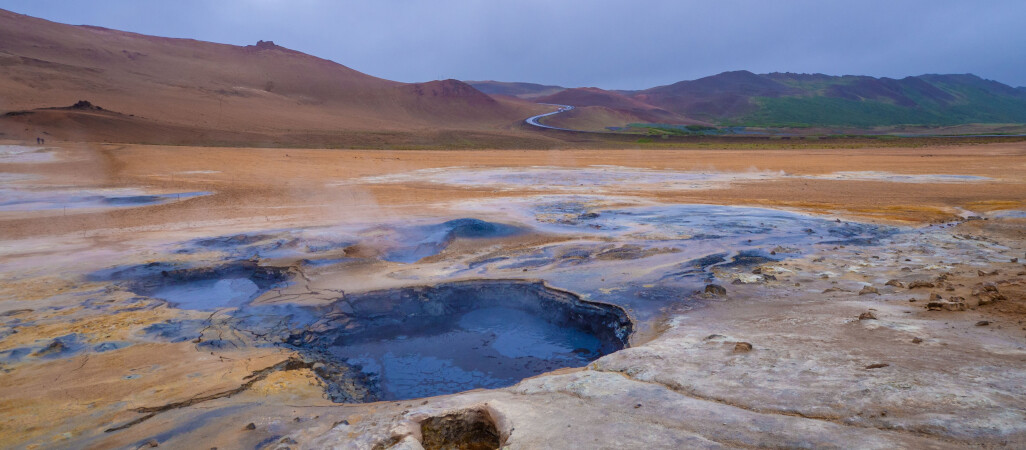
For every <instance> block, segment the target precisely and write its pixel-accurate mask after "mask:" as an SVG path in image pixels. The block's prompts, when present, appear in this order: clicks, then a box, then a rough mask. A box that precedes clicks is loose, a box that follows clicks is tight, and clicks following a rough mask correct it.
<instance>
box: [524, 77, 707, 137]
mask: <svg viewBox="0 0 1026 450" xmlns="http://www.w3.org/2000/svg"><path fill="white" fill-rule="evenodd" d="M536 101H538V102H542V103H553V104H558V105H572V106H578V107H581V108H579V109H578V110H575V111H572V112H569V113H564V114H560V115H559V116H558V117H557V116H553V117H552V118H550V119H548V120H546V123H550V122H551V121H552V120H557V119H565V118H568V117H571V116H573V117H575V118H578V119H583V118H584V117H585V116H588V115H591V114H596V113H597V114H600V116H598V117H591V118H589V119H588V120H590V121H591V122H597V121H598V120H599V117H605V118H610V119H614V118H615V119H616V120H615V122H612V123H611V125H610V126H619V125H623V124H627V123H634V122H644V123H672V124H691V123H695V122H694V121H691V120H688V119H687V118H685V117H682V116H680V115H677V114H675V113H672V112H670V111H667V110H665V109H661V108H658V107H655V106H652V105H649V104H647V103H644V102H642V101H640V100H637V99H635V98H632V97H628V96H626V95H623V94H620V93H618V92H614V91H606V90H602V89H599V88H594V87H591V88H574V89H566V90H563V91H559V92H557V93H555V94H552V95H547V96H545V97H541V98H538V99H536ZM583 108H601V110H600V109H590V110H589V109H583ZM600 111H601V112H600ZM567 128H570V127H567Z"/></svg>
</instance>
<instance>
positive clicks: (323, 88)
mask: <svg viewBox="0 0 1026 450" xmlns="http://www.w3.org/2000/svg"><path fill="white" fill-rule="evenodd" d="M0 93H2V94H0V113H4V112H11V111H28V110H35V109H39V108H48V107H55V106H64V105H70V104H72V103H74V102H75V101H77V100H81V99H87V100H89V101H90V102H92V103H93V104H94V105H99V106H101V107H103V108H106V109H108V110H111V111H117V112H119V113H121V114H122V116H119V117H118V118H117V121H120V122H125V123H135V124H136V125H135V126H136V127H144V126H148V125H153V124H160V125H161V126H164V127H167V128H168V129H189V128H197V129H202V130H208V131H209V132H211V133H215V132H216V133H215V134H225V135H226V136H227V134H231V133H242V134H247V133H249V134H255V135H267V136H273V135H279V134H283V133H290V134H302V133H308V134H311V133H312V134H318V133H319V134H334V135H336V136H341V135H346V134H353V133H381V132H393V131H395V132H411V133H416V132H419V131H421V130H426V129H434V130H437V129H452V130H473V131H475V132H487V133H500V134H502V133H510V132H516V131H515V129H516V126H515V124H517V123H519V121H520V120H522V119H523V118H524V117H527V116H530V115H532V114H537V113H538V112H540V111H543V110H544V108H543V107H539V106H537V105H534V104H531V103H529V102H526V101H520V100H515V99H495V98H492V97H489V96H488V95H485V94H483V93H481V92H479V91H477V90H476V89H474V88H473V87H471V86H469V85H467V84H465V83H463V82H460V81H456V80H445V81H433V82H428V83H419V84H406V83H399V82H394V81H388V80H384V79H380V78H376V77H373V76H370V75H366V74H363V73H360V72H358V71H355V70H353V69H350V68H348V67H345V66H343V65H340V64H337V63H334V62H332V61H328V60H325V59H321V58H317V57H313V56H310V55H306V54H304V53H300V52H297V51H293V50H289V49H286V48H284V47H280V46H277V45H275V44H274V43H272V42H264V41H261V42H258V43H257V44H256V45H251V46H245V47H239V46H232V45H223V44H215V43H209V42H201V41H195V40H189V39H171V38H161V37H153V36H146V35H140V34H135V33H128V32H122V31H116V30H110V29H105V28H98V27H91V26H72V25H64V24H58V23H54V22H49V21H46V20H42V19H37V18H33V17H29V16H24V15H20V14H15V13H12V12H8V11H3V10H0ZM76 114H77V115H81V114H82V112H81V111H64V112H63V113H61V112H58V111H51V112H48V113H46V114H43V113H42V112H39V113H38V114H36V115H35V117H34V118H32V121H34V122H35V123H36V125H38V126H42V127H44V128H45V127H47V126H48V125H46V124H45V123H43V122H44V120H43V119H47V118H49V119H51V120H53V121H54V122H53V126H57V125H59V124H65V125H67V124H68V123H69V122H68V121H69V120H70V122H75V121H78V120H86V121H90V120H93V121H95V120H94V119H95V117H93V118H82V117H80V118H78V119H74V120H71V119H62V118H60V117H58V116H68V115H76ZM12 120H14V121H20V122H18V123H6V124H0V131H3V132H5V133H8V134H13V133H16V132H18V131H27V130H25V129H24V127H22V128H18V127H19V126H21V125H24V122H25V121H26V120H28V119H27V116H8V117H6V118H4V119H3V120H2V121H7V122H9V121H12ZM110 120H113V119H110V118H106V119H104V120H103V121H102V122H104V123H106V122H109V121H110ZM511 130H512V131H511ZM50 131H53V132H55V133H56V132H57V131H59V130H50ZM73 131H74V132H75V133H78V134H79V135H83V136H86V137H85V138H86V139H87V138H88V135H89V133H90V132H91V131H92V130H90V129H79V130H73ZM115 131H116V130H105V131H103V133H106V134H108V135H111V134H112V133H113V134H116V133H115ZM103 133H101V134H103ZM65 134H69V133H65ZM114 137H115V139H114V140H118V139H116V136H114Z"/></svg>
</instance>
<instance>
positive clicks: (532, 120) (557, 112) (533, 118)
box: [524, 103, 577, 131]
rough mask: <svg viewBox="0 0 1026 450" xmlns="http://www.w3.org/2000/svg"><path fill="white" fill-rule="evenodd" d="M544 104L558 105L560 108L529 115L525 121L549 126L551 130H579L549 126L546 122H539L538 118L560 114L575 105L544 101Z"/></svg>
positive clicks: (542, 126)
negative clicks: (532, 115)
mask: <svg viewBox="0 0 1026 450" xmlns="http://www.w3.org/2000/svg"><path fill="white" fill-rule="evenodd" d="M542 105H548V106H556V107H558V108H559V110H558V111H553V112H550V113H546V114H538V115H537V116H534V117H528V118H527V119H526V120H524V122H527V123H528V124H530V125H534V126H536V127H541V128H548V129H550V130H563V131H577V130H571V129H569V128H559V127H551V126H548V125H545V124H542V123H539V122H538V119H541V118H542V117H548V116H552V115H556V114H559V113H561V112H567V111H570V110H571V109H574V107H573V106H570V105H555V104H552V103H542Z"/></svg>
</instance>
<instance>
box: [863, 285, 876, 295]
mask: <svg viewBox="0 0 1026 450" xmlns="http://www.w3.org/2000/svg"><path fill="white" fill-rule="evenodd" d="M866 294H876V295H880V291H878V290H877V289H876V288H875V287H873V286H864V287H863V288H862V290H861V291H859V295H866Z"/></svg>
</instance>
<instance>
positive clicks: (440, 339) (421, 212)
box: [0, 143, 1026, 448]
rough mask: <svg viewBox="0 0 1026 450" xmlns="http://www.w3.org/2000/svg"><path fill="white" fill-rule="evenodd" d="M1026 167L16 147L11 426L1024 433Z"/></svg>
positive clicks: (658, 436)
mask: <svg viewBox="0 0 1026 450" xmlns="http://www.w3.org/2000/svg"><path fill="white" fill-rule="evenodd" d="M1024 174H1026V145H1023V144H999V145H979V146H959V147H936V148H922V149H869V150H822V151H816V150H768V151H718V150H687V151H650V150H646V151H637V150H623V151H611V150H603V151H583V150H563V151H509V150H504V151H460V152H446V151H404V152H388V151H344V150H286V149H234V148H191V147H146V146H108V145H87V144H60V145H57V146H54V147H46V148H35V147H24V146H20V145H18V144H17V143H9V145H8V146H5V147H3V151H2V152H0V192H4V193H5V197H4V199H3V200H2V201H0V236H2V241H0V442H4V443H5V444H4V445H5V446H11V447H17V448H50V447H74V448H110V447H123V448H138V447H149V446H155V445H159V446H170V447H173V448H179V447H186V448H211V447H217V448H241V447H249V448H254V447H256V448H325V447H340V448H375V447H377V448H389V447H396V448H419V447H424V448H494V447H497V446H500V445H503V446H509V447H511V448H540V447H569V446H575V447H584V448H624V447H648V448H653V447H659V448H668V447H673V448H680V447H701V448H706V447H708V448H722V447H728V448H729V447H844V448H850V447H852V446H853V443H856V444H854V445H855V446H858V447H863V448H949V447H952V448H956V447H970V446H984V447H1008V448H1019V447H1023V446H1026V425H1024V424H1026V392H1024V391H1026V387H1024V386H1026V324H1024V323H1023V322H1024V320H1026V265H1024V262H1026V253H1024V252H1026V213H1024V211H1026V204H1024V199H1026V175H1024ZM7 194H10V195H7ZM447 446H448V447H447ZM454 446H455V447H454Z"/></svg>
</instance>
